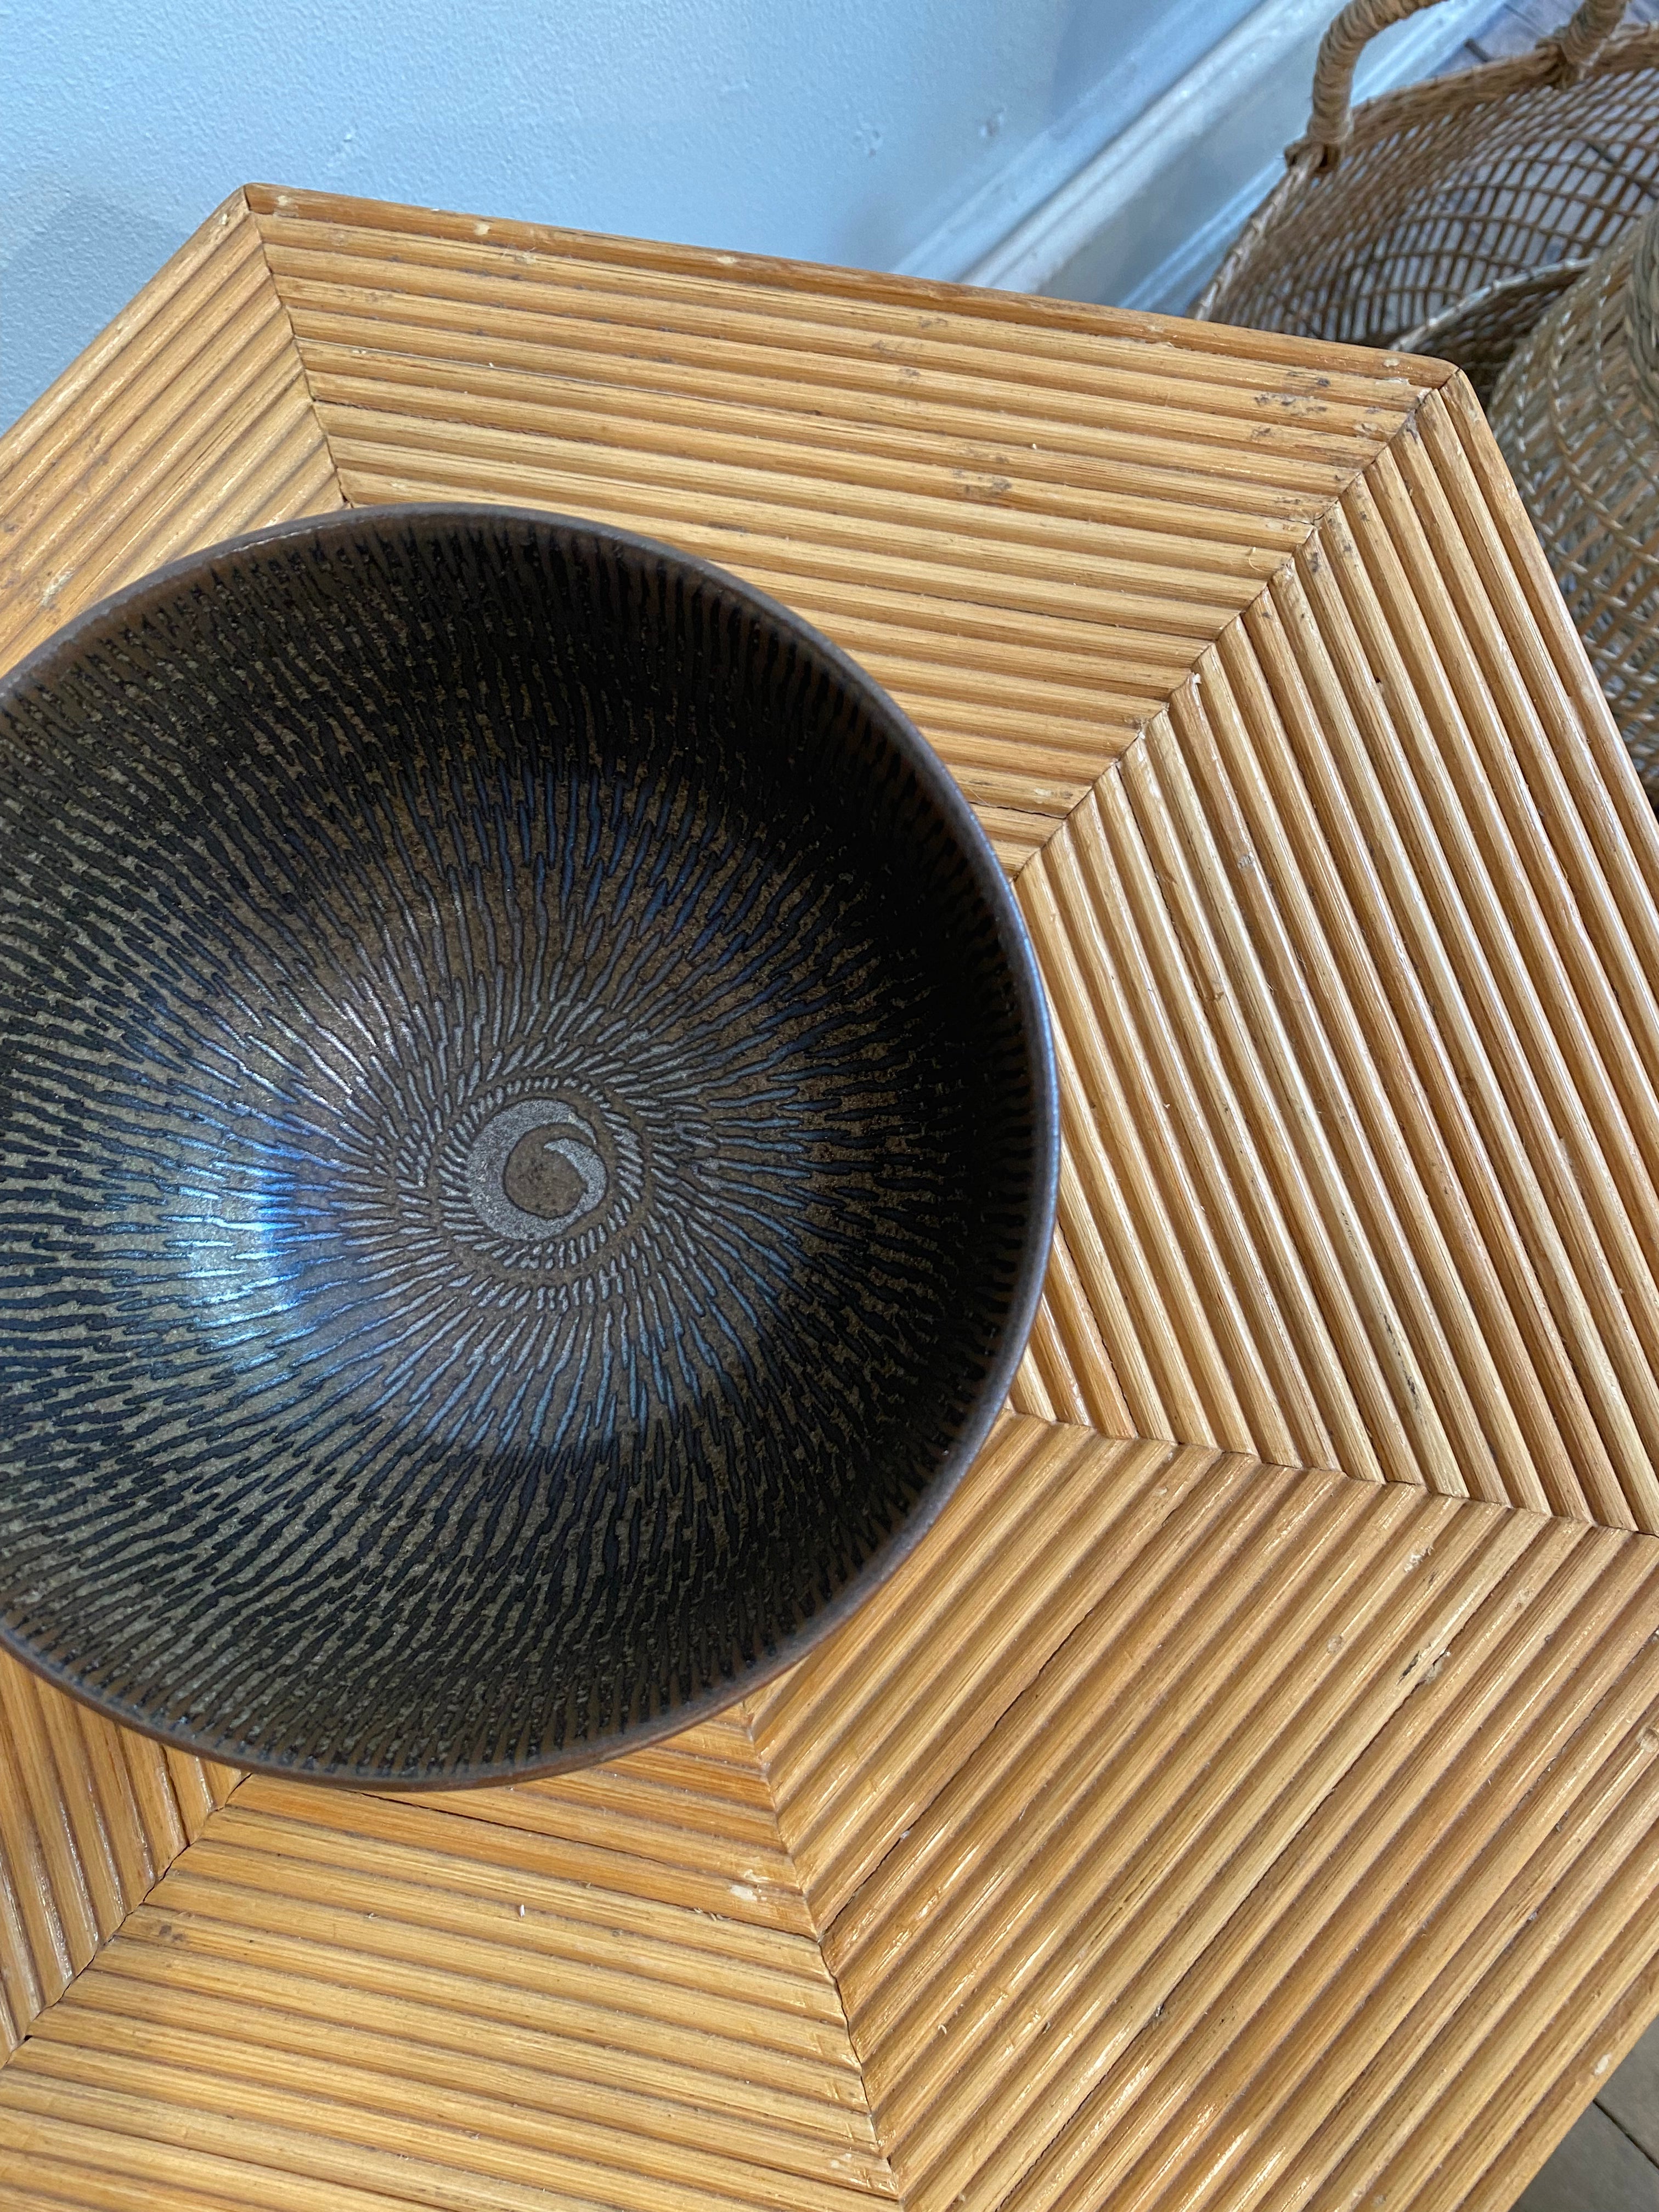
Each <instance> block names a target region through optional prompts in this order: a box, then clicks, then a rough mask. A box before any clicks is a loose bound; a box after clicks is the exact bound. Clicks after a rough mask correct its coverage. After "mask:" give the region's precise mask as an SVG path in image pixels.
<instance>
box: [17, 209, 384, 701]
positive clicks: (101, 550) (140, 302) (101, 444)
mask: <svg viewBox="0 0 1659 2212" xmlns="http://www.w3.org/2000/svg"><path fill="white" fill-rule="evenodd" d="M343 503H344V502H343V500H342V498H341V495H340V489H339V486H338V484H337V482H336V479H335V475H334V468H333V464H332V463H331V460H330V459H329V455H328V448H327V446H326V444H325V441H324V437H323V434H322V431H321V428H320V427H319V424H318V422H317V417H316V415H315V412H314V410H313V406H312V404H311V396H310V393H309V391H308V390H307V385H306V380H305V372H304V370H303V369H302V368H301V364H300V361H299V357H298V356H297V355H296V353H295V348H294V337H293V333H292V331H291V330H290V328H289V319H288V316H287V314H286V313H285V312H284V310H283V304H282V302H281V301H280V300H279V299H278V298H277V297H276V294H275V292H274V291H273V289H272V288H271V283H270V273H269V271H268V270H267V268H266V266H265V258H264V248H263V247H262V246H261V245H260V242H259V234H258V227H257V225H256V224H255V222H253V220H252V216H250V215H249V212H248V209H247V204H246V199H245V198H244V197H243V195H242V194H241V193H240V191H237V192H233V193H232V195H231V197H229V198H228V200H227V201H226V202H225V204H224V205H223V206H222V208H221V209H219V210H218V211H217V212H216V214H215V215H213V216H210V218H209V219H208V221H207V222H205V223H204V224H203V226H202V228H201V229H200V230H198V231H197V233H196V234H195V236H194V237H193V238H191V239H190V240H188V241H187V243H186V244H185V245H184V246H181V247H180V248H179V252H177V253H176V254H174V256H173V258H172V260H171V261H169V262H168V263H167V266H166V267H165V268H164V269H163V270H161V272H160V273H159V275H157V276H155V277H154V278H152V280H151V281H150V283H148V284H147V285H146V286H145V287H144V289H143V291H142V292H140V293H139V295H137V298H136V299H135V300H134V301H131V304H130V305H129V306H128V307H125V309H124V310H123V311H122V313H120V314H119V315H118V316H117V317H116V319H115V320H114V322H112V324H111V325H110V326H109V328H108V329H107V330H106V331H104V332H103V333H102V335H101V336H100V337H97V338H95V339H94V341H93V343H92V344H91V345H90V346H88V349H87V350H86V351H85V352H84V353H83V354H82V356H81V357H80V359H79V360H78V361H76V362H74V363H73V364H72V365H71V367H70V368H67V369H66V370H65V371H64V374H63V375H62V376H61V377H59V378H58V381H57V382H56V383H55V384H54V385H53V386H52V388H51V390H50V391H48V392H46V393H45V394H44V395H43V396H42V397H41V398H40V399H39V400H37V401H36V403H35V404H34V405H33V407H31V408H30V409H29V410H28V411H27V413H26V414H25V415H24V416H22V417H21V419H20V420H19V421H18V422H15V423H14V424H13V425H12V427H11V428H9V430H8V431H7V432H6V435H5V437H4V439H3V440H0V508H3V511H4V513H5V517H6V529H5V532H4V533H3V535H0V669H3V668H6V667H9V665H10V664H11V663H12V662H13V661H15V660H16V659H20V658H21V655H22V654H24V653H27V651H28V650H29V649H30V647H33V646H36V645H39V644H40V642H41V641H42V640H43V639H46V638H47V637H49V636H50V635H52V631H53V630H55V629H57V628H58V625H59V624H60V623H64V622H66V621H67V620H68V619H69V617H70V616H71V615H73V614H76V613H78V612H79V611H80V610H81V609H82V607H85V606H89V605H91V604H92V602H93V601H94V599H100V598H101V597H102V596H103V595H104V593H105V592H112V591H114V590H115V589H116V588H117V587H118V586H119V585H122V584H127V583H131V582H132V581H133V580H135V579H136V578H137V577H139V576H142V575H143V574H147V573H148V571H149V570H150V569H151V568H158V567H159V566H160V565H161V562H163V561H167V560H169V559H171V558H172V557H173V556H174V555H175V554H179V553H185V552H189V551H190V550H192V549H193V548H194V547H196V546H198V545H210V544H214V543H215V542H216V540H217V539H219V538H229V537H231V536H233V535H234V533H235V532H237V531H239V530H252V529H254V528H256V527H257V526H258V525H259V524H261V523H265V522H277V521H281V520H284V519H285V518H286V517H288V516H289V515H294V514H313V513H323V512H325V511H326V510H327V509H330V508H332V507H340V506H342V505H343Z"/></svg>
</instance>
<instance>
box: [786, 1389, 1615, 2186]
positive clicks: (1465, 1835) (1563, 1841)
mask: <svg viewBox="0 0 1659 2212" xmlns="http://www.w3.org/2000/svg"><path fill="white" fill-rule="evenodd" d="M1033 1523H1036V1524H1040V1527H1041V1529H1042V1539H1043V1541H1042V1542H1041V1544H1040V1545H1037V1546H1035V1547H1031V1551H1032V1553H1033V1556H1028V1557H1024V1558H1021V1559H1018V1560H1012V1559H1007V1557H1006V1547H1008V1546H1009V1544H1010V1543H1011V1541H1014V1539H1015V1537H1016V1534H1017V1532H1018V1531H1020V1530H1021V1529H1023V1528H1030V1526H1031V1525H1032V1524H1033ZM987 1575H989V1576H991V1577H993V1578H994V1583H995V1591H994V1595H996V1596H1001V1594H1002V1593H1003V1592H1004V1591H1005V1590H1006V1591H1007V1592H1010V1593H1013V1592H1017V1593H1018V1602H1017V1604H1015V1603H1011V1602H1009V1601H1008V1600H1007V1598H1003V1601H1002V1602H1000V1603H997V1602H991V1603H987V1605H986V1607H984V1609H983V1612H982V1613H981V1614H978V1615H976V1616H975V1631H976V1633H975V1636H974V1637H973V1638H971V1639H969V1640H966V1641H964V1642H963V1644H962V1645H961V1647H960V1648H959V1649H957V1650H952V1651H951V1655H950V1656H949V1658H948V1659H944V1660H942V1659H941V1657H940V1642H941V1638H940V1631H939V1622H940V1619H941V1617H945V1618H953V1619H955V1620H957V1623H958V1627H957V1634H958V1636H961V1634H962V1626H961V1624H962V1621H963V1614H962V1608H961V1601H960V1599H959V1597H956V1596H955V1595H954V1594H953V1591H952V1589H951V1588H950V1586H949V1585H950V1583H951V1580H952V1578H953V1577H954V1578H957V1580H958V1582H959V1584H960V1586H962V1587H973V1586H977V1583H978V1581H979V1579H980V1578H981V1577H985V1576H987ZM1656 1613H1659V1546H1655V1545H1654V1544H1653V1543H1652V1542H1651V1541H1650V1540H1649V1539H1646V1538H1644V1537H1640V1536H1632V1535H1628V1534H1618V1533H1614V1532H1612V1531H1607V1530H1602V1529H1597V1528H1591V1527H1589V1526H1588V1525H1586V1524H1585V1523H1583V1522H1569V1521H1567V1520H1565V1519H1561V1518H1557V1517H1553V1516H1546V1515H1541V1514H1533V1513H1528V1512H1524V1511H1517V1510H1504V1509H1503V1508H1500V1507H1496V1506H1492V1505H1487V1504H1480V1503H1476V1502H1472V1501H1468V1500H1461V1499H1453V1498H1439V1497H1436V1496H1435V1495H1433V1494H1432V1493H1431V1492H1427V1491H1425V1490H1423V1489H1420V1488H1416V1487H1412V1486H1404V1485H1397V1484H1396V1485H1388V1484H1383V1485H1378V1484H1370V1483H1363V1482H1355V1481H1352V1480H1348V1479H1347V1478H1346V1477H1343V1476H1340V1475H1334V1474H1321V1473H1317V1472H1314V1471H1307V1470H1303V1471H1291V1470H1285V1469H1275V1468H1266V1467H1263V1466H1261V1464H1260V1463H1259V1462H1249V1461H1245V1460H1243V1459H1241V1458H1238V1457H1237V1456H1228V1455H1219V1454H1216V1453H1212V1452H1204V1451H1198V1450H1194V1449H1170V1448H1158V1447H1155V1446H1152V1445H1150V1444H1146V1443H1132V1442H1121V1443H1113V1442H1109V1441H1107V1440H1104V1439H1100V1438H1088V1437H1073V1438H1072V1439H1069V1440H1067V1439H1066V1437H1064V1433H1063V1432H1062V1431H1054V1430H1049V1431H1047V1432H1046V1433H1045V1432H1044V1431H1042V1429H1040V1428H1039V1427H1038V1426H1037V1425H1036V1424H1035V1423H1013V1422H1011V1423H1010V1424H1009V1425H1007V1426H1006V1428H1005V1429H1004V1431H1002V1432H1001V1434H1000V1437H999V1438H998V1440H997V1443H996V1444H995V1446H994V1448H993V1451H992V1453H991V1455H988V1456H987V1461H986V1462H984V1463H982V1465H981V1468H979V1469H978V1470H976V1472H975V1478H974V1479H973V1480H971V1481H970V1482H969V1485H968V1486H965V1487H964V1489H963V1492H960V1493H959V1495H958V1498H957V1500H955V1501H954V1502H953V1504H952V1506H951V1510H950V1512H949V1513H948V1514H947V1516H945V1522H942V1523H941V1526H940V1528H939V1531H938V1532H937V1535H936V1538H935V1540H934V1541H933V1543H932V1544H931V1545H930V1547H929V1548H928V1550H927V1553H926V1555H925V1557H923V1558H920V1559H917V1560H916V1561H915V1562H913V1563H912V1564H911V1565H908V1566H907V1568H906V1569H905V1570H902V1571H901V1574H900V1576H899V1577H897V1578H896V1580H895V1582H894V1583H893V1584H892V1585H890V1588H889V1589H888V1590H886V1591H884V1593H883V1594H882V1595H881V1597H880V1598H879V1599H878V1600H877V1601H875V1602H874V1603H873V1604H872V1606H871V1607H869V1608H868V1609H867V1611H866V1613H864V1614H863V1615H861V1616H860V1618H859V1619H858V1620H856V1621H854V1623H852V1624H851V1625H850V1626H849V1627H848V1629H847V1630H845V1631H844V1632H842V1634H841V1636H840V1637H839V1638H837V1639H836V1641H835V1642H834V1643H833V1644H831V1645H830V1646H829V1647H827V1648H826V1649H825V1650H823V1651H821V1652H819V1653H818V1654H816V1655H815V1656H813V1657H812V1658H811V1660H809V1661H807V1662H805V1664H804V1665H803V1666H802V1667H801V1668H799V1670H797V1672H796V1673H795V1674H793V1675H792V1676H791V1677H790V1678H789V1679H788V1680H787V1681H786V1682H785V1683H784V1684H783V1685H782V1686H780V1687H779V1688H777V1689H776V1690H775V1691H773V1692H771V1693H769V1695H768V1696H766V1697H765V1698H764V1699H763V1700H762V1701H761V1702H760V1705H759V1708H758V1710H757V1716H756V1726H757V1740H758V1741H759V1743H760V1745H761V1747H762V1750H763V1755H764V1756H765V1757H766V1758H767V1759H768V1762H769V1773H770V1777H771V1780H772V1784H773V1787H774V1789H775V1791H776V1794H777V1798H778V1804H779V1809H780V1817H781V1826H782V1832H783V1835H784V1838H785V1841H786V1843H787V1845H788V1846H789V1848H790V1850H792V1853H793V1856H794V1858H795V1862H796V1864H797V1867H798V1869H799V1873H800V1875H801V1878H802V1880H803V1881H804V1884H805V1892H806V1896H807V1899H808V1902H809V1904H810V1905H811V1907H812V1909H813V1911H814V1913H815V1915H816V1916H817V1917H818V1920H819V1923H820V1925H821V1926H822V1927H823V1929H824V1951H825V1956H826V1957H827V1958H828V1960H829V1963H830V1966H832V1968H833V1970H834V1971H835V1973H836V1979H837V1982H838V1984H839V1986H840V1989H841V1993H842V1999H843V2001H844V2002H845V2004H846V2006H847V2010H848V2020H849V2023H850V2026H851V2029H852V2033H853V2039H854V2046H855V2048H856V2049H857V2051H858V2053H859V2056H860V2060H861V2061H862V2063H863V2068H864V2077H865V2081H866V2085H867V2087H868V2088H869V2091H870V2094H871V2098H872V2105H873V2106H874V2111H875V2116H876V2123H877V2127H878V2131H879V2134H880V2136H881V2139H882V2141H883V2142H884V2144H885V2145H886V2147H887V2148H888V2151H889V2154H890V2158H891V2160H892V2164H893V2170H894V2173H895V2175H896V2179H897V2182H898V2185H899V2187H900V2190H901V2191H902V2197H903V2201H904V2203H905V2204H906V2205H907V2206H908V2207H911V2208H916V2209H917V2212H933V2208H936V2207H944V2206H945V2205H956V2204H960V2205H963V2206H964V2207H969V2208H975V2207H991V2206H1005V2205H1006V2206H1019V2207H1021V2208H1026V2207H1032V2208H1035V2207H1037V2206H1042V2207H1045V2208H1046V2207H1052V2206H1060V2205H1063V2206H1066V2207H1067V2208H1081V2207H1084V2206H1088V2205H1097V2204H1100V2203H1111V2204H1112V2205H1113V2206H1114V2207H1117V2206H1119V2205H1121V2206H1124V2207H1137V2208H1139V2207H1146V2208H1151V2207H1157V2208H1158V2212H1175V2208H1176V2207H1180V2208H1182V2212H1187V2208H1197V2207H1200V2206H1212V2205H1214V2206H1222V2205H1225V2206H1227V2207H1230V2208H1232V2207H1238V2208H1242V2207H1243V2206H1245V2205H1249V2204H1273V2205H1275V2206H1279V2205H1283V2206H1289V2205H1291V2204H1293V2203H1297V2204H1299V2203H1328V2204H1332V2205H1334V2204H1338V2203H1341V2204H1348V2203H1360V2202H1370V2201H1373V2195H1374V2192H1375V2191H1379V2190H1381V2191H1386V2201H1387V2202H1388V2203H1389V2204H1391V2205H1393V2204H1398V2203H1413V2204H1415V2203H1425V2204H1429V2203H1441V2204H1445V2203H1455V2202H1461V2201H1462V2188H1463V2187H1464V2186H1473V2185H1475V2184H1476V2183H1477V2182H1478V2181H1479V2180H1480V2177H1481V2175H1482V2173H1483V2172H1485V2171H1486V2168H1487V2167H1488V2166H1492V2164H1493V2162H1494V2161H1501V2159H1502V2155H1503V2151H1504V2138H1503V2137H1502V2136H1501V2135H1500V2134H1499V2133H1498V2130H1497V2129H1496V2127H1495V2126H1494V2124H1493V2123H1492V2119H1491V2118H1489V2117H1488V2116H1487V2114H1486V2107H1487V2106H1488V2104H1489V2103H1490V2101H1491V2100H1492V2097H1493V2093H1494V2089H1495V2087H1496V2084H1497V2083H1498V2081H1500V2080H1501V2081H1504V2083H1505V2084H1506V2085H1515V2084H1518V2083H1522V2082H1536V2081H1547V2080H1550V2079H1552V2078H1553V2075H1555V2074H1556V2072H1557V2071H1558V2070H1559V2069H1561V2068H1563V2066H1564V2065H1565V2066H1567V2067H1569V2068H1570V2067H1571V2064H1572V2063H1573V2060H1574V2058H1575V2057H1576V2046H1577V2042H1578V2040H1579V2039H1580V2037H1581V2036H1582V2035H1583V2015H1582V2014H1580V2013H1578V2012H1577V2010H1576V2006H1583V2005H1584V2004H1585V2003H1586V2000H1587V1999H1588V2000H1589V2003H1590V2004H1591V2005H1599V2006H1601V2007H1603V2008H1605V2007H1607V2005H1608V2004H1609V2002H1612V2003H1613V2004H1614V2005H1616V2003H1617V2002H1618V2001H1619V2000H1620V1999H1625V1998H1626V1997H1629V1998H1631V1999H1632V2001H1633V2002H1632V2010H1633V2011H1635V2010H1639V2008H1640V2005H1641V2004H1642V2002H1644V2001H1645V2000H1647V1999H1649V1998H1650V1996H1651V1993H1652V1972H1651V1967H1650V1960H1651V1956H1652V1953H1651V1941H1650V1942H1649V1944H1648V1947H1647V1948H1643V1946H1642V1945H1641V1944H1640V1943H1638V1945H1636V1946H1634V1947H1626V1945H1625V1944H1624V1943H1622V1942H1621V1937H1620V1929H1621V1920H1620V1914H1621V1911H1623V1910H1624V1909H1625V1907H1626V1906H1630V1907H1633V1908H1634V1909H1635V1911H1636V1912H1637V1914H1638V1917H1641V1918H1642V1920H1643V1924H1644V1929H1645V1928H1646V1927H1647V1926H1648V1925H1649V1923H1650V1921H1651V1920H1652V1919H1653V1918H1654V1917H1659V1916H1656V1914H1655V1911H1654V1910H1653V1900H1654V1899H1655V1895H1656V1892H1659V1851H1656V1849H1655V1846H1654V1844H1653V1842H1652V1839H1651V1829H1652V1823H1653V1813H1654V1810H1655V1809H1656V1806H1659V1759H1656V1758H1655V1756H1654V1754H1655V1753H1656V1751H1659V1733H1656V1731H1655V1729H1654V1728H1653V1726H1652V1724H1651V1723H1652V1718H1653V1715H1654V1710H1655V1704H1656V1699H1659V1650H1656V1646H1655V1642H1654V1636H1653V1627H1654V1621H1655V1619H1656ZM850 1774H856V1775H858V1776H859V1777H860V1782H861V1786H860V1788H859V1789H858V1790H856V1791H849V1790H848V1789H847V1787H846V1783H845V1778H846V1777H847V1776H848V1775H850ZM1617 1899H1622V1900H1623V1905H1620V1904H1619V1903H1616V1902H1615V1901H1614V1900H1617ZM1592 1990H1593V1991H1594V1996H1591V1995H1590V1992H1591V1991H1592ZM1630 2033H1632V2034H1633V2033H1634V2030H1633V2029H1631V2030H1630ZM1488 2045H1496V2046H1497V2049H1496V2050H1495V2051H1488V2050H1487V2048H1486V2046H1488ZM1608 2047H1609V2044H1608V2030H1607V2028H1606V2027H1600V2029H1599V2044H1598V2048H1600V2049H1601V2050H1605V2049H1607V2048H1608ZM1521 2052H1524V2053H1525V2054H1526V2056H1525V2067H1524V2069H1520V2067H1519V2064H1518V2054H1520V2053H1521ZM1500 2065H1501V2066H1502V2067H1504V2068H1505V2069H1507V2070H1504V2071H1501V2072H1500V2070H1499V2069H1500ZM1590 2087H1593V2082H1592V2083H1590V2084H1589V2086H1587V2087H1586V2089H1585V2094H1588V2093H1589V2088H1590ZM1506 2094H1507V2095H1508V2097H1509V2100H1510V2102H1511V2104H1513V2103H1514V2102H1515V2101H1516V2100H1524V2095H1525V2091H1524V2089H1522V2088H1518V2087H1513V2086H1510V2087H1508V2088H1507V2090H1506ZM1453 2145H1456V2146H1457V2147H1458V2150H1457V2155H1458V2157H1459V2158H1460V2159H1461V2160H1462V2164H1461V2165H1460V2166H1459V2169H1458V2172H1459V2176H1460V2179H1459V2181H1458V2184H1457V2185H1456V2186H1455V2187H1454V2186H1452V2185H1449V2183H1448V2182H1447V2180H1446V2172H1445V2166H1444V2163H1443V2161H1444V2160H1445V2158H1446V2156H1447V2154H1448V2152H1449V2149H1450V2147H1451V2146H1453ZM1545 2148H1547V2145H1546V2146H1545ZM1542 2154H1543V2153H1542V2151H1539V2152H1538V2156H1540V2157H1541V2155H1542ZM1437 2168H1438V2172H1437V2171H1436V2169H1437ZM1498 2201H1500V2200H1498V2199H1497V2198H1494V2199H1493V2202H1494V2203H1497V2202H1498Z"/></svg>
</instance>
